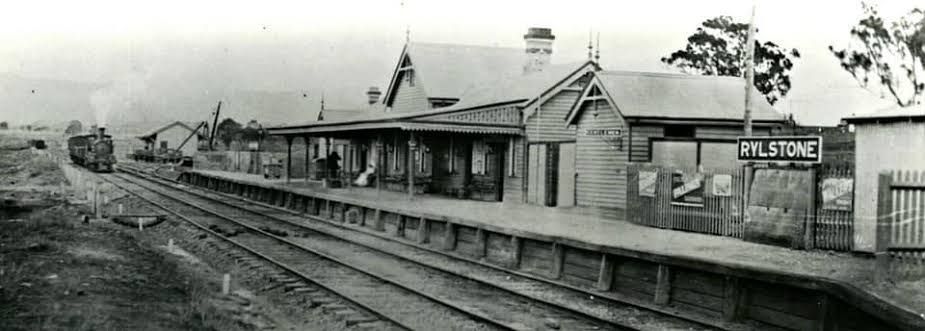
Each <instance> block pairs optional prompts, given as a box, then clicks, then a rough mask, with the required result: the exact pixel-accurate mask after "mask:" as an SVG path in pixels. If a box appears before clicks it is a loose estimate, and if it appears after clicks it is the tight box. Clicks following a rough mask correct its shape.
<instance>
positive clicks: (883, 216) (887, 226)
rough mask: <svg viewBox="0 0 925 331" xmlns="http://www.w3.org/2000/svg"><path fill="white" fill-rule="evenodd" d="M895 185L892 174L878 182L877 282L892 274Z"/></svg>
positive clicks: (886, 175)
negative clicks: (891, 244)
mask: <svg viewBox="0 0 925 331" xmlns="http://www.w3.org/2000/svg"><path fill="white" fill-rule="evenodd" d="M892 185H893V176H892V174H890V173H881V174H880V176H879V178H878V180H877V186H878V187H877V220H876V224H877V228H876V233H877V242H876V243H875V249H874V256H875V258H876V268H877V270H876V271H875V276H876V280H877V282H882V281H885V280H887V278H888V277H889V273H890V253H889V252H888V251H887V248H889V246H890V236H891V235H892V230H893V229H892V213H893V210H892V209H893V194H892V192H891V191H890V187H891V186H892Z"/></svg>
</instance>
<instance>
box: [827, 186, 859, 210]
mask: <svg viewBox="0 0 925 331" xmlns="http://www.w3.org/2000/svg"><path fill="white" fill-rule="evenodd" d="M853 200H854V179H852V178H826V179H823V180H822V209H824V210H842V211H851V209H852V208H853V205H852V203H853Z"/></svg>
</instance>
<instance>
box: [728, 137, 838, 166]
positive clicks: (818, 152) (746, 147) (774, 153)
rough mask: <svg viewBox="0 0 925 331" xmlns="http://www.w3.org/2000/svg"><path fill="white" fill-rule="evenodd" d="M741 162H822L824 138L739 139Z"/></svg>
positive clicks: (737, 145)
mask: <svg viewBox="0 0 925 331" xmlns="http://www.w3.org/2000/svg"><path fill="white" fill-rule="evenodd" d="M736 149H737V150H738V160H739V161H755V162H808V163H820V162H822V137H819V136H803V137H739V138H738V141H737V143H736Z"/></svg>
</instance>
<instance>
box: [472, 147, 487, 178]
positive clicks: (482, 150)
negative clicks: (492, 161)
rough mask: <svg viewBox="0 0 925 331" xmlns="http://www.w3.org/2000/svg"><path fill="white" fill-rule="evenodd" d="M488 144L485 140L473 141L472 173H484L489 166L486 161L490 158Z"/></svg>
mask: <svg viewBox="0 0 925 331" xmlns="http://www.w3.org/2000/svg"><path fill="white" fill-rule="evenodd" d="M487 156H488V145H486V144H485V142H484V141H476V142H474V143H472V174H473V175H484V174H486V173H487V170H488V167H487V166H486V164H485V162H486V161H487V160H488V157H487Z"/></svg>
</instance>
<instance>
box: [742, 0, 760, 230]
mask: <svg viewBox="0 0 925 331" xmlns="http://www.w3.org/2000/svg"><path fill="white" fill-rule="evenodd" d="M756 1H757V0H752V16H751V19H749V21H748V38H746V43H747V45H746V46H745V47H746V50H747V51H746V56H745V136H746V137H750V136H751V135H752V85H754V83H755V73H754V71H755V5H756V4H755V2H756ZM744 168H745V169H744V170H745V171H744V172H745V174H744V177H745V178H744V179H745V192H742V203H743V206H742V215H743V216H744V220H745V223H748V222H750V221H751V215H749V212H748V206H749V204H750V203H751V190H752V177H754V171H755V168H754V167H753V165H752V163H751V162H746V163H745V166H744Z"/></svg>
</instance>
